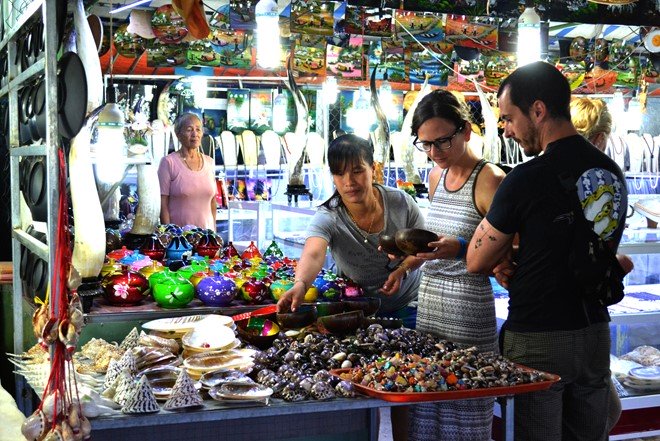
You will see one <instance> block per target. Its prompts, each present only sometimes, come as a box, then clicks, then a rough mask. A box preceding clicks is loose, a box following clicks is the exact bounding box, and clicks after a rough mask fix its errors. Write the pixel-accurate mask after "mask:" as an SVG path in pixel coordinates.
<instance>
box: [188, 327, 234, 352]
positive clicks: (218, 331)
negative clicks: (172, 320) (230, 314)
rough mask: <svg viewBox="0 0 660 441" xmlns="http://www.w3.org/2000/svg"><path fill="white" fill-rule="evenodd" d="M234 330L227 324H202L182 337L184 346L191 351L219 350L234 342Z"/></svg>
mask: <svg viewBox="0 0 660 441" xmlns="http://www.w3.org/2000/svg"><path fill="white" fill-rule="evenodd" d="M235 339H236V336H235V335H234V331H232V330H231V329H230V328H228V327H226V326H220V327H216V326H208V327H207V326H201V327H197V328H195V329H193V330H192V331H189V332H187V333H186V334H185V335H184V336H183V337H182V338H181V342H182V343H183V347H184V348H185V349H187V350H188V351H191V352H202V351H218V350H222V349H224V348H226V347H228V346H231V345H232V344H233V343H234V340H235Z"/></svg>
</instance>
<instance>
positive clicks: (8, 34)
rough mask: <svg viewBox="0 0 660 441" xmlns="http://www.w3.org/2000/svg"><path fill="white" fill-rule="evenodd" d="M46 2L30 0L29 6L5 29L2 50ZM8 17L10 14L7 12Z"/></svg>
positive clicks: (1, 43) (0, 46) (0, 45)
mask: <svg viewBox="0 0 660 441" xmlns="http://www.w3.org/2000/svg"><path fill="white" fill-rule="evenodd" d="M43 3H44V0H32V1H31V2H29V4H28V5H27V7H26V8H25V9H24V10H23V11H22V12H21V15H20V16H19V17H18V19H17V20H16V21H15V22H14V23H13V24H12V26H11V27H10V28H9V29H5V38H4V39H3V40H2V41H1V42H0V50H2V49H3V48H4V47H5V46H7V43H9V41H10V40H11V39H12V38H14V36H15V35H16V33H17V32H18V31H19V30H20V29H21V28H22V27H23V26H24V25H25V23H27V21H28V20H30V18H32V16H33V15H34V14H35V13H36V12H37V11H38V10H39V9H40V8H41V5H42V4H43ZM5 14H6V15H7V17H8V16H9V15H10V14H7V13H5ZM7 17H2V19H3V20H6V19H7Z"/></svg>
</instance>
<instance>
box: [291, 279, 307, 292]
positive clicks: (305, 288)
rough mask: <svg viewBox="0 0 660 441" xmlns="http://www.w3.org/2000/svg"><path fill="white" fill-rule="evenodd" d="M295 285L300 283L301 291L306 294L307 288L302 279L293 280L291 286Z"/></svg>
mask: <svg viewBox="0 0 660 441" xmlns="http://www.w3.org/2000/svg"><path fill="white" fill-rule="evenodd" d="M296 283H302V284H303V289H304V290H305V292H307V289H308V288H307V283H305V281H304V280H303V279H294V280H293V284H294V285H295V284H296Z"/></svg>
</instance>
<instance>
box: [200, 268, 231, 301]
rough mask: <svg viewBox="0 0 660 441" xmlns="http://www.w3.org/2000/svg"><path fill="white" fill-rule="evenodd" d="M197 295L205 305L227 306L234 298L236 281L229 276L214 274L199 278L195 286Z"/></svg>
mask: <svg viewBox="0 0 660 441" xmlns="http://www.w3.org/2000/svg"><path fill="white" fill-rule="evenodd" d="M195 291H196V292H197V297H198V298H199V299H200V300H201V301H202V303H204V304H205V305H207V306H219V307H222V306H229V304H231V302H232V301H233V300H234V299H235V298H236V295H237V293H238V289H237V287H236V283H235V282H234V281H233V280H232V279H230V278H229V277H225V276H222V275H220V274H217V273H216V274H215V275H213V276H208V277H205V278H204V279H202V280H200V281H199V283H198V284H197V287H196V288H195Z"/></svg>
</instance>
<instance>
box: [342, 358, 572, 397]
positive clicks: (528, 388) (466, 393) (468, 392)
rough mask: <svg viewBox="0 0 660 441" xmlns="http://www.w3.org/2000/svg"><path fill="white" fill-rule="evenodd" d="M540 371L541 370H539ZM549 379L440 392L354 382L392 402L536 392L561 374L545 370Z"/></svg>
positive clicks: (359, 386)
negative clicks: (395, 389)
mask: <svg viewBox="0 0 660 441" xmlns="http://www.w3.org/2000/svg"><path fill="white" fill-rule="evenodd" d="M516 366H517V367H520V368H523V369H525V370H530V371H531V370H534V369H530V368H528V367H525V366H522V365H516ZM350 370H351V369H350V368H348V369H333V370H331V371H330V373H331V374H332V375H334V376H336V377H339V375H340V374H343V373H345V372H349V371H350ZM539 372H540V371H539ZM544 374H545V375H546V377H547V378H549V380H545V381H539V382H538V383H525V384H519V385H516V386H507V387H487V388H482V389H464V390H449V391H439V392H383V391H379V390H376V389H373V388H371V387H366V386H363V385H361V384H358V383H356V382H354V381H353V382H352V383H353V386H354V387H355V390H357V391H358V392H361V393H363V394H364V395H368V396H370V397H373V398H378V399H381V400H383V401H389V402H392V403H423V402H428V401H444V400H467V399H469V398H484V397H501V396H505V395H516V394H522V393H526V392H536V391H539V390H546V389H549V388H550V386H552V384H553V383H556V382H557V381H559V380H560V377H559V375H555V374H549V373H546V372H544Z"/></svg>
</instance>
